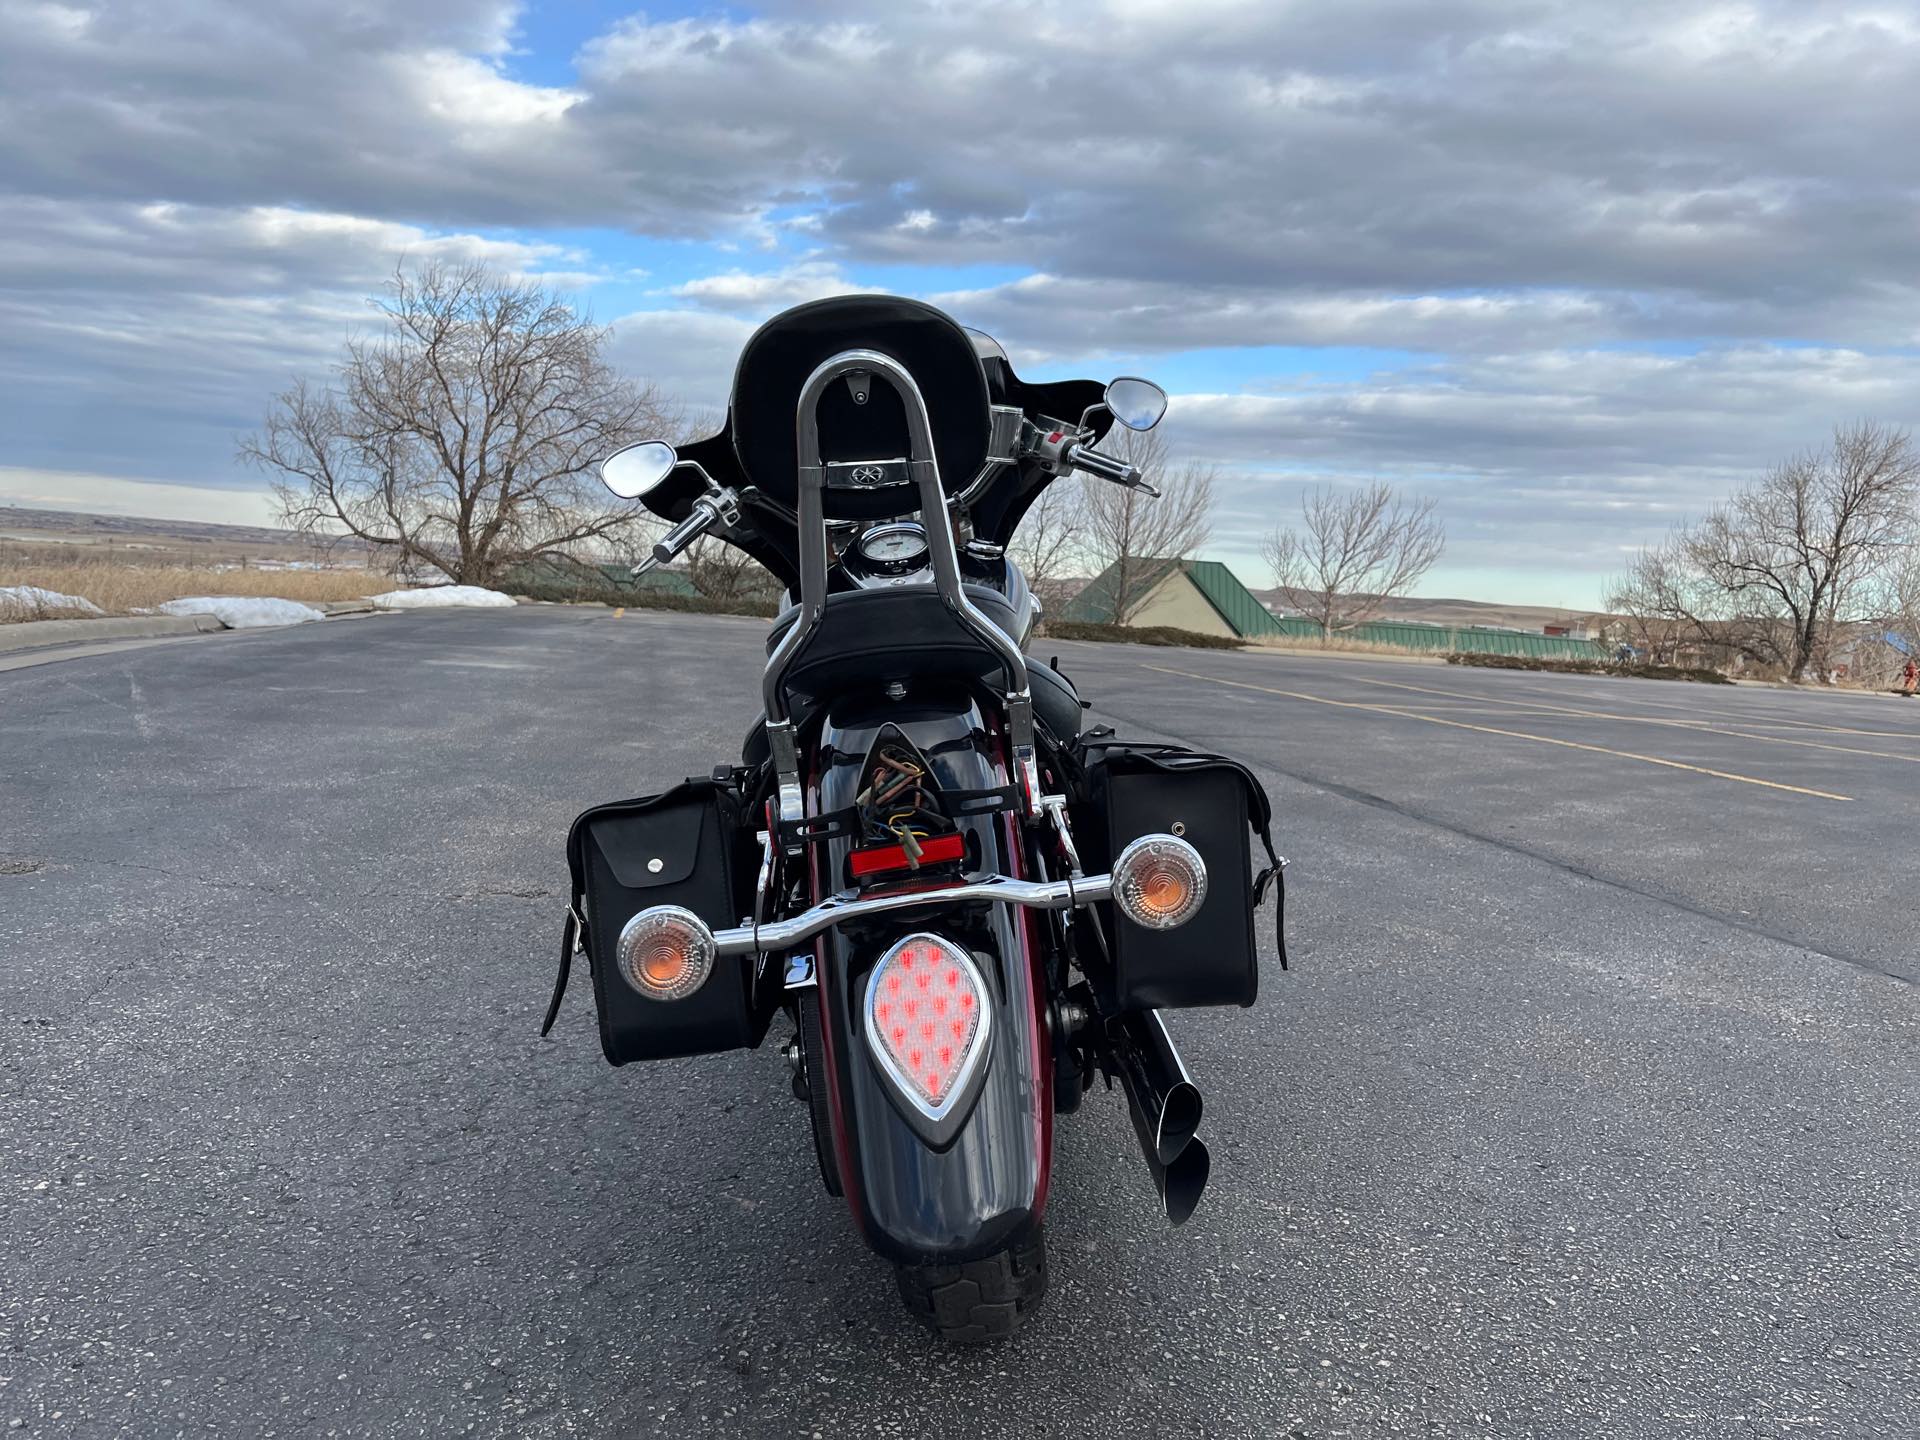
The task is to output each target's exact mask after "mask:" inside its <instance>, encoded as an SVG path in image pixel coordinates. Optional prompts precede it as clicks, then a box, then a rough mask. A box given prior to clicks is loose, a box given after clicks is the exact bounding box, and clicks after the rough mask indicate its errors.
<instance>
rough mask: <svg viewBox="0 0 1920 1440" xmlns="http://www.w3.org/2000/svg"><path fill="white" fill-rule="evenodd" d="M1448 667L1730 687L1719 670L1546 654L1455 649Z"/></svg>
mask: <svg viewBox="0 0 1920 1440" xmlns="http://www.w3.org/2000/svg"><path fill="white" fill-rule="evenodd" d="M1447 663H1448V664H1449V665H1478V666H1481V667H1483V668H1485V669H1488V670H1549V671H1552V672H1553V673H1554V674H1556V675H1617V676H1623V677H1626V678H1629V679H1634V680H1689V681H1692V682H1693V683H1694V684H1696V685H1731V684H1732V683H1733V681H1731V680H1729V679H1728V678H1727V677H1726V676H1724V675H1722V674H1721V673H1720V672H1719V671H1718V670H1706V669H1700V668H1694V667H1685V666H1679V665H1634V664H1624V665H1623V664H1619V663H1617V662H1615V661H1612V660H1557V659H1550V658H1548V657H1547V656H1544V655H1482V654H1478V653H1475V652H1470V651H1463V650H1456V651H1454V652H1453V653H1452V654H1451V655H1449V656H1447Z"/></svg>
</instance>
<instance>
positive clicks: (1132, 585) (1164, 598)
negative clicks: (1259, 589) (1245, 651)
mask: <svg viewBox="0 0 1920 1440" xmlns="http://www.w3.org/2000/svg"><path fill="white" fill-rule="evenodd" d="M1131 564H1132V565H1133V566H1134V567H1135V575H1137V577H1138V578H1137V580H1136V579H1135V578H1134V576H1129V577H1127V579H1126V582H1125V583H1126V588H1127V589H1128V590H1130V591H1134V592H1135V593H1141V592H1144V595H1145V598H1144V599H1143V600H1142V601H1141V604H1140V607H1139V609H1138V610H1136V611H1135V612H1134V614H1133V616H1132V617H1131V618H1130V619H1129V620H1128V621H1127V623H1128V624H1129V625H1172V626H1176V627H1178V628H1179V629H1182V630H1197V631H1199V632H1200V633H1201V634H1203V635H1226V636H1232V637H1237V638H1239V639H1242V640H1256V639H1259V638H1260V637H1261V636H1263V635H1270V636H1275V637H1278V636H1281V635H1284V634H1286V631H1285V630H1284V629H1282V628H1281V624H1280V621H1279V620H1277V619H1275V618H1274V616H1273V615H1272V614H1271V613H1269V612H1268V610H1267V607H1266V606H1264V605H1262V604H1261V603H1260V601H1259V600H1258V599H1256V598H1255V596H1254V593H1253V592H1252V591H1251V590H1249V589H1247V587H1246V586H1244V585H1242V584H1241V583H1240V580H1239V577H1238V576H1236V575H1235V574H1234V573H1233V571H1231V570H1229V569H1228V568H1227V567H1226V566H1224V565H1222V564H1221V563H1220V562H1219V561H1218V560H1135V561H1132V562H1131ZM1121 583H1122V582H1121V574H1120V566H1119V565H1117V564H1116V565H1109V566H1108V567H1107V568H1106V569H1105V570H1103V571H1101V572H1100V574H1098V575H1096V576H1094V577H1093V579H1092V580H1090V581H1088V582H1087V585H1086V588H1085V589H1083V590H1081V592H1080V593H1079V594H1078V595H1076V596H1074V597H1073V599H1072V600H1070V601H1069V602H1068V603H1067V606H1066V609H1065V610H1064V611H1062V612H1061V616H1060V618H1061V619H1063V620H1082V621H1089V622H1091V623H1093V624H1096V625H1110V624H1112V623H1113V616H1114V610H1115V605H1114V599H1115V592H1116V590H1117V589H1118V588H1119V587H1120V585H1121Z"/></svg>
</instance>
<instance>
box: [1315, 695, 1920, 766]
mask: <svg viewBox="0 0 1920 1440" xmlns="http://www.w3.org/2000/svg"><path fill="white" fill-rule="evenodd" d="M1347 678H1348V679H1350V680H1358V681H1359V682H1360V683H1361V684H1362V685H1385V686H1387V687H1389V688H1390V689H1394V690H1412V691H1415V692H1417V693H1419V694H1421V695H1446V696H1450V697H1451V698H1453V699H1455V700H1466V699H1484V700H1487V701H1490V702H1491V703H1492V704H1495V705H1505V706H1508V707H1509V708H1511V709H1515V710H1521V711H1525V712H1526V713H1527V714H1530V715H1542V714H1559V715H1575V716H1582V717H1584V718H1586V719H1589V720H1625V721H1627V722H1629V723H1630V724H1634V725H1670V726H1673V727H1675V728H1677V729H1681V730H1692V731H1696V732H1697V733H1699V734H1702V735H1731V736H1733V737H1734V738H1736V739H1739V740H1758V741H1760V742H1761V743H1762V744H1764V745H1798V746H1800V747H1801V748H1802V749H1805V750H1831V751H1833V752H1834V753H1835V754H1837V755H1873V756H1877V757H1878V758H1880V759H1882V760H1903V761H1905V762H1906V763H1907V764H1909V765H1920V755H1896V754H1894V753H1893V752H1892V751H1891V750H1861V749H1859V748H1858V747H1856V746H1852V745H1828V744H1826V743H1825V742H1824V741H1820V740H1794V739H1790V738H1788V737H1787V736H1785V735H1750V734H1748V733H1747V732H1746V731H1744V730H1729V729H1727V728H1725V727H1724V726H1720V725H1715V724H1712V723H1711V722H1709V721H1706V720H1669V719H1668V718H1666V717H1665V716H1664V715H1622V714H1621V713H1620V712H1619V711H1617V710H1586V709H1582V708H1579V707H1577V706H1573V705H1550V704H1548V703H1547V702H1546V701H1544V700H1500V699H1496V698H1495V697H1493V696H1491V695H1487V696H1467V695H1464V694H1462V693H1461V692H1460V691H1458V690H1434V689H1432V688H1430V687H1428V686H1425V685H1407V684H1403V683H1402V682H1400V681H1398V680H1372V679H1369V678H1367V677H1366V676H1364V675H1350V676H1348V677H1347Z"/></svg>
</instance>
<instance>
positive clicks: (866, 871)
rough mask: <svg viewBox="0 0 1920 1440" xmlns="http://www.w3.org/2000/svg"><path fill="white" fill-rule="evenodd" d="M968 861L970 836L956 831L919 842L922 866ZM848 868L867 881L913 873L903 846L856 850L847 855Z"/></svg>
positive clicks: (857, 877)
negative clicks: (871, 877)
mask: <svg viewBox="0 0 1920 1440" xmlns="http://www.w3.org/2000/svg"><path fill="white" fill-rule="evenodd" d="M966 858H967V837H966V836H964V835H962V834H960V833H959V832H958V831H955V832H954V833H953V834H951V835H935V836H934V837H933V838H932V839H930V840H922V841H921V842H920V863H921V864H922V865H939V864H942V863H944V862H946V861H949V860H964V859H966ZM847 868H848V869H849V870H851V871H852V872H853V878H854V879H856V880H864V879H865V878H866V877H867V876H869V875H884V874H886V873H888V872H889V871H892V870H911V869H912V868H913V866H911V865H910V864H908V863H907V850H906V847H905V846H904V845H876V846H873V847H872V848H870V849H866V850H855V851H854V852H853V853H852V854H851V855H849V856H847Z"/></svg>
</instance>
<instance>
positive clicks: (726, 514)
mask: <svg viewBox="0 0 1920 1440" xmlns="http://www.w3.org/2000/svg"><path fill="white" fill-rule="evenodd" d="M732 503H733V492H732V491H728V490H723V491H721V492H720V494H719V495H718V496H713V495H702V496H700V497H699V498H698V499H696V500H695V501H694V502H693V513H692V514H691V515H689V516H687V518H686V519H684V520H682V521H681V522H680V523H679V524H678V525H676V526H674V527H673V529H671V530H669V531H668V532H667V533H666V534H665V535H662V536H661V537H660V538H659V539H658V540H656V541H655V542H654V546H653V554H652V555H651V556H650V557H648V558H647V559H645V560H642V561H641V562H640V563H639V564H638V565H636V566H634V567H633V574H634V576H635V578H638V577H639V576H642V575H644V574H646V573H647V571H649V570H651V569H653V567H654V566H656V565H665V564H667V563H668V562H669V561H671V560H672V559H674V557H675V556H677V555H679V553H680V552H681V551H682V550H684V549H686V548H687V546H689V545H691V544H692V543H693V542H694V541H696V540H698V539H699V538H700V537H701V536H702V535H704V534H705V533H706V532H707V529H708V528H709V527H710V526H712V525H714V524H715V523H717V522H718V521H720V520H723V519H724V520H726V521H727V522H728V523H729V524H731V523H733V522H734V520H735V519H736V518H737V517H736V516H735V515H734V514H733V513H732V512H731V511H730V509H729V508H728V507H730V506H731V505H732Z"/></svg>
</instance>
